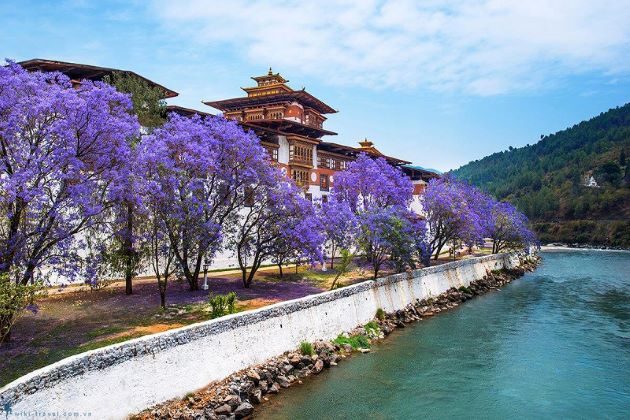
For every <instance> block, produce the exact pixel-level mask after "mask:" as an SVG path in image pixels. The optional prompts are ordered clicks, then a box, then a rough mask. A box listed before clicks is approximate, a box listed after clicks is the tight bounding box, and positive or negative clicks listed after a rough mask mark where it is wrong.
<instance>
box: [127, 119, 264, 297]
mask: <svg viewBox="0 0 630 420" xmlns="http://www.w3.org/2000/svg"><path fill="white" fill-rule="evenodd" d="M138 159H139V160H138V163H137V165H136V166H137V169H136V173H137V175H136V176H137V178H138V179H142V180H143V182H144V185H143V186H142V197H143V201H144V202H145V205H146V206H147V207H148V208H151V209H152V213H153V214H155V215H156V217H158V218H159V219H160V223H159V224H158V226H159V227H160V229H163V230H164V236H165V237H167V238H168V241H169V247H170V249H171V251H172V252H173V255H174V256H175V260H176V261H177V264H178V266H179V269H180V270H181V272H182V273H183V275H184V276H185V277H186V279H187V280H188V282H189V285H190V288H191V290H197V289H198V287H199V286H198V280H197V279H198V277H199V273H200V270H201V266H202V262H203V261H204V260H206V259H207V260H211V259H212V257H213V256H214V255H215V254H216V252H217V251H218V250H219V249H220V248H221V245H222V242H223V229H224V227H225V226H226V224H228V223H229V222H230V221H231V220H232V219H233V218H234V217H235V215H236V212H237V210H238V209H239V208H241V207H242V206H243V205H244V203H245V200H246V197H247V191H248V189H249V188H250V187H251V186H253V185H257V184H258V183H260V182H262V181H261V177H262V178H264V177H265V176H267V174H268V170H269V164H268V162H267V161H266V160H265V154H264V149H263V147H262V146H261V145H260V143H259V140H258V138H257V137H256V136H255V135H254V134H253V133H251V132H244V131H243V129H242V128H241V127H239V126H238V125H237V124H236V123H235V122H234V121H229V120H226V119H224V118H221V117H206V118H201V117H200V116H198V115H195V116H193V117H191V118H188V117H182V116H179V115H177V114H170V115H169V118H168V121H167V122H166V123H165V124H164V126H163V127H161V128H158V129H156V130H155V131H154V132H153V133H152V134H150V135H147V136H144V137H143V138H142V140H141V142H140V144H139V145H138Z"/></svg>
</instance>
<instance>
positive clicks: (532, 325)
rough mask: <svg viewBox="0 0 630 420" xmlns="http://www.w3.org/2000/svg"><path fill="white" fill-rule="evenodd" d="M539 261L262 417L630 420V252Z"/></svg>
mask: <svg viewBox="0 0 630 420" xmlns="http://www.w3.org/2000/svg"><path fill="white" fill-rule="evenodd" d="M542 256H543V262H542V264H541V265H540V266H539V268H538V269H537V270H536V271H535V272H533V273H528V274H526V275H525V276H524V277H522V278H520V279H517V280H515V281H514V282H512V283H511V284H509V285H508V286H506V287H505V288H503V289H501V291H497V292H491V293H488V294H486V295H484V296H481V297H478V298H476V299H473V300H472V301H469V302H466V303H465V304H463V305H460V306H459V307H458V308H456V309H455V310H451V311H449V312H447V313H442V314H440V315H439V316H436V317H433V318H429V319H426V320H423V321H421V322H419V323H417V324H415V325H413V326H410V327H408V328H405V329H402V330H398V331H397V332H395V333H394V334H392V335H391V336H390V337H389V338H388V339H386V340H385V341H384V342H382V343H380V344H377V345H376V346H374V348H373V351H372V352H371V353H369V354H366V355H356V356H353V357H352V358H351V359H350V360H347V361H343V362H341V363H340V364H339V366H338V367H336V368H334V369H331V370H329V371H326V372H324V373H323V374H321V375H319V376H318V377H315V378H309V379H307V380H306V383H305V384H303V385H300V386H295V387H293V388H290V389H288V390H284V391H283V392H282V393H281V395H279V396H277V397H275V398H273V399H272V401H270V402H269V403H267V404H265V405H264V406H263V407H261V408H260V410H259V411H258V410H257V411H258V418H263V419H299V418H310V419H326V418H375V419H398V418H453V417H456V418H629V417H630V326H629V325H630V324H629V320H630V253H629V252H613V251H583V250H576V251H550V252H543V253H542Z"/></svg>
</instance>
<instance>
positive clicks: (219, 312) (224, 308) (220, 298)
mask: <svg viewBox="0 0 630 420" xmlns="http://www.w3.org/2000/svg"><path fill="white" fill-rule="evenodd" d="M208 303H209V304H210V316H211V317H212V318H218V317H221V316H224V315H229V314H233V313H234V312H236V293H234V292H230V293H228V294H227V295H215V296H213V295H212V294H211V295H210V297H209V298H208Z"/></svg>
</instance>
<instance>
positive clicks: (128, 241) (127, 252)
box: [123, 202, 135, 295]
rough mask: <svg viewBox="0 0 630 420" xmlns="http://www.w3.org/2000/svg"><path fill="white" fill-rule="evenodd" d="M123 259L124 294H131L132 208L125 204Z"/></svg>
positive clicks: (132, 257) (133, 260)
mask: <svg viewBox="0 0 630 420" xmlns="http://www.w3.org/2000/svg"><path fill="white" fill-rule="evenodd" d="M123 250H124V251H123V252H124V258H125V294H127V295H130V294H132V293H133V287H132V280H133V272H134V271H135V270H134V269H135V252H134V249H133V206H132V204H131V203H129V202H128V203H127V226H126V231H125V239H124V244H123Z"/></svg>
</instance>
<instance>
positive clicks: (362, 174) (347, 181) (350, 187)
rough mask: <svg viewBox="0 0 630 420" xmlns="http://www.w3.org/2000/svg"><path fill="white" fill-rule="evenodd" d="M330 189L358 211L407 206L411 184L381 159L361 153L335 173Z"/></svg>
mask: <svg viewBox="0 0 630 420" xmlns="http://www.w3.org/2000/svg"><path fill="white" fill-rule="evenodd" d="M333 193H334V196H335V198H336V199H337V200H339V201H345V202H347V203H348V204H349V205H350V208H351V209H352V210H353V211H354V212H355V213H357V214H360V213H363V212H367V211H369V210H371V209H382V208H386V207H399V208H405V209H406V208H408V207H409V205H410V204H411V200H412V199H413V195H412V193H413V185H412V183H411V180H410V179H409V177H407V176H406V175H405V174H404V173H403V172H402V171H401V170H400V169H399V168H396V167H394V166H392V165H390V164H389V163H387V161H386V160H385V159H383V158H377V159H373V158H371V157H369V156H368V155H366V154H365V153H362V154H360V155H359V157H358V158H357V160H355V161H354V162H351V163H350V164H349V165H348V168H347V169H346V170H344V171H341V172H338V173H336V174H335V183H334V188H333Z"/></svg>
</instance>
